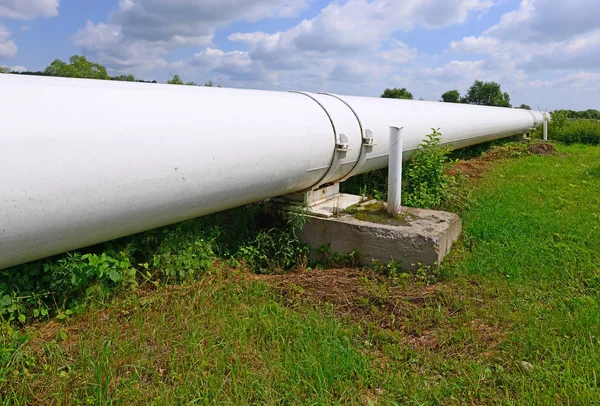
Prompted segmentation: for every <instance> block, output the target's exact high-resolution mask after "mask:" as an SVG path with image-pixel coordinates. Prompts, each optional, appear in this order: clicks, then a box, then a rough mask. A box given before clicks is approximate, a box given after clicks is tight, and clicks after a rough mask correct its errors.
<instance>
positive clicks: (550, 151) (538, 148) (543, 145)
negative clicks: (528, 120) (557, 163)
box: [527, 142, 558, 155]
mask: <svg viewBox="0 0 600 406" xmlns="http://www.w3.org/2000/svg"><path fill="white" fill-rule="evenodd" d="M527 150H528V151H529V152H531V153H532V154H535V155H554V154H557V153H558V151H557V150H556V148H554V145H552V144H548V143H547V142H538V143H535V144H533V145H531V146H530V147H529V148H527Z"/></svg>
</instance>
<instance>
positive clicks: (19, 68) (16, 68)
mask: <svg viewBox="0 0 600 406" xmlns="http://www.w3.org/2000/svg"><path fill="white" fill-rule="evenodd" d="M10 70H11V71H13V72H27V68H26V67H24V66H20V65H16V66H13V67H12V68H10Z"/></svg>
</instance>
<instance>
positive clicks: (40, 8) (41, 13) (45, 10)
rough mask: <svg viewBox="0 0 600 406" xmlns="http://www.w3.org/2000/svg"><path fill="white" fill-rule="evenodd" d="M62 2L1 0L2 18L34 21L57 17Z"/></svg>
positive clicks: (53, 0) (0, 10)
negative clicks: (41, 18)
mask: <svg viewBox="0 0 600 406" xmlns="http://www.w3.org/2000/svg"><path fill="white" fill-rule="evenodd" d="M59 1H60V0H0V17H6V18H14V19H18V20H33V19H36V18H40V17H56V16H57V15H58V5H59Z"/></svg>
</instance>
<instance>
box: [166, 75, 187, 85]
mask: <svg viewBox="0 0 600 406" xmlns="http://www.w3.org/2000/svg"><path fill="white" fill-rule="evenodd" d="M167 83H168V84H170V85H183V84H184V83H183V80H181V78H180V77H179V75H173V79H171V80H167Z"/></svg>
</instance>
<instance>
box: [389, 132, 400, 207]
mask: <svg viewBox="0 0 600 406" xmlns="http://www.w3.org/2000/svg"><path fill="white" fill-rule="evenodd" d="M402 144H403V137H402V127H390V144H389V145H390V155H389V165H388V207H387V210H388V213H390V214H391V215H392V216H395V215H398V214H400V210H401V207H400V204H401V197H402Z"/></svg>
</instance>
